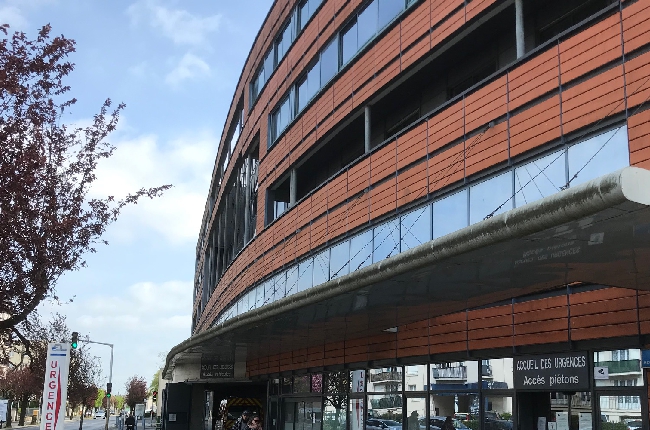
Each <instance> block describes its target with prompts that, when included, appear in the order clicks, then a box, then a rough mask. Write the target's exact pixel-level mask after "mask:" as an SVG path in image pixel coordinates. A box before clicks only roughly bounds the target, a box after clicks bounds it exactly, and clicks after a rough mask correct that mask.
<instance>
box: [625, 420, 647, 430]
mask: <svg viewBox="0 0 650 430" xmlns="http://www.w3.org/2000/svg"><path fill="white" fill-rule="evenodd" d="M626 425H627V430H640V429H641V428H642V427H643V422H642V421H641V420H633V421H628V422H627V424H626Z"/></svg>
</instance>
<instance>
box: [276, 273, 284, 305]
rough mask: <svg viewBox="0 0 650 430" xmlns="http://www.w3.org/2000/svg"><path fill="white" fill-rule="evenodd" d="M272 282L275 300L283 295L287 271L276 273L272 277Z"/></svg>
mask: <svg viewBox="0 0 650 430" xmlns="http://www.w3.org/2000/svg"><path fill="white" fill-rule="evenodd" d="M273 284H274V287H273V289H274V294H275V300H280V299H281V298H283V297H284V295H285V291H286V285H287V273H286V272H282V273H279V274H277V275H276V276H275V277H274V278H273Z"/></svg>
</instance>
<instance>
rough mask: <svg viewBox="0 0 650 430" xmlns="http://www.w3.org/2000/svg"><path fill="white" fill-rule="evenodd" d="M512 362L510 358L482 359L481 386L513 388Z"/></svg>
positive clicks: (495, 388) (487, 387)
mask: <svg viewBox="0 0 650 430" xmlns="http://www.w3.org/2000/svg"><path fill="white" fill-rule="evenodd" d="M512 362H513V360H512V358H496V359H490V360H482V361H481V374H482V376H483V388H486V389H494V390H497V389H508V388H514V382H513V371H512Z"/></svg>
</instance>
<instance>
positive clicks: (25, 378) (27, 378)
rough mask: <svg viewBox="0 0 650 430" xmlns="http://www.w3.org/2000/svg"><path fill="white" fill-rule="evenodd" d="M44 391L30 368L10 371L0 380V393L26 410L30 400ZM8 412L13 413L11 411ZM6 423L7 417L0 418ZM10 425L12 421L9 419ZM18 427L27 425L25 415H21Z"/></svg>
mask: <svg viewBox="0 0 650 430" xmlns="http://www.w3.org/2000/svg"><path fill="white" fill-rule="evenodd" d="M42 389H43V385H42V382H41V381H39V378H38V377H37V376H36V374H35V373H34V372H33V371H32V369H30V368H29V367H26V366H24V367H19V368H16V369H10V370H7V371H6V372H5V374H4V375H3V376H2V377H1V378H0V393H2V394H3V396H4V397H6V398H7V399H9V400H12V401H17V402H19V404H20V405H21V406H22V407H24V408H26V406H27V404H28V402H29V400H31V399H32V398H33V397H34V395H35V394H36V393H39V392H40V390H42ZM8 412H11V411H10V410H9V411H8ZM0 420H2V421H5V417H2V418H0ZM6 421H7V422H8V423H9V422H10V419H9V417H7V419H6ZM18 425H20V426H22V425H25V414H24V413H21V415H20V421H19V422H18Z"/></svg>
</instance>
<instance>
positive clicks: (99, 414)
mask: <svg viewBox="0 0 650 430" xmlns="http://www.w3.org/2000/svg"><path fill="white" fill-rule="evenodd" d="M97 418H101V419H104V418H106V412H104V411H97V412H95V415H94V416H93V419H97Z"/></svg>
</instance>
